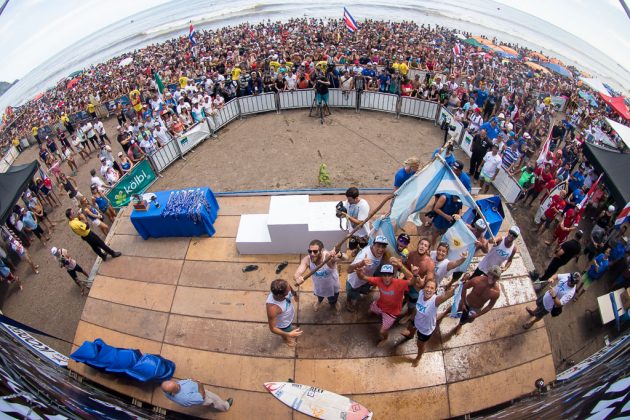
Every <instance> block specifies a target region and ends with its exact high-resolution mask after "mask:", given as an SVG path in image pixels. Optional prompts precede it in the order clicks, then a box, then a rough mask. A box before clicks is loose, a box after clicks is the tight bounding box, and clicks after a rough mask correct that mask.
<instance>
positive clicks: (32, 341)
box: [2, 322, 68, 368]
mask: <svg viewBox="0 0 630 420" xmlns="http://www.w3.org/2000/svg"><path fill="white" fill-rule="evenodd" d="M2 326H3V327H4V328H5V329H6V330H7V331H8V332H10V333H11V335H13V336H14V337H15V338H17V339H18V340H20V341H21V342H22V343H23V344H24V345H26V346H27V347H28V348H29V349H31V350H32V351H34V352H35V353H37V354H38V355H40V356H41V357H42V358H44V359H47V360H49V361H50V362H52V363H54V364H56V365H57V366H61V367H64V368H65V367H68V358H67V357H66V356H64V355H63V354H61V353H59V352H58V351H57V350H55V349H53V348H52V347H49V346H47V345H46V344H44V343H42V342H41V341H39V340H38V339H36V338H35V337H33V336H32V335H30V334H29V333H27V332H26V331H24V330H22V329H20V328H18V327H14V326H13V325H9V324H5V323H4V322H3V323H2Z"/></svg>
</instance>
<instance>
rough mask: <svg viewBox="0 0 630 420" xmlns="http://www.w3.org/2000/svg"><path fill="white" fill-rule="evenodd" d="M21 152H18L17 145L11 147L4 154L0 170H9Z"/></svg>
mask: <svg viewBox="0 0 630 420" xmlns="http://www.w3.org/2000/svg"><path fill="white" fill-rule="evenodd" d="M19 154H20V152H18V150H17V148H16V147H15V146H11V147H9V149H8V150H7V152H6V153H5V154H4V156H2V160H1V161H0V172H1V173H4V172H6V171H8V170H9V168H10V167H11V165H12V164H13V162H15V159H16V158H17V157H18V155H19Z"/></svg>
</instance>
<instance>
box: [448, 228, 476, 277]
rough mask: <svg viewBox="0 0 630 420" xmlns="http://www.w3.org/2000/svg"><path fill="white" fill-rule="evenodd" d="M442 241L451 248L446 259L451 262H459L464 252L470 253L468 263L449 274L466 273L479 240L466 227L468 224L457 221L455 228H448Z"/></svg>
mask: <svg viewBox="0 0 630 420" xmlns="http://www.w3.org/2000/svg"><path fill="white" fill-rule="evenodd" d="M442 241H443V242H446V243H447V244H448V246H449V249H448V256H447V257H446V258H448V259H449V261H455V260H458V259H459V258H460V257H461V255H462V253H463V252H464V251H468V257H466V261H464V262H463V263H462V264H461V265H460V266H458V267H455V268H454V269H453V270H451V271H450V272H449V274H450V273H454V272H461V273H464V272H466V270H467V269H468V267H469V266H470V263H471V261H472V258H473V256H474V255H475V242H476V241H477V238H475V235H473V233H472V232H471V230H470V229H469V228H468V226H466V223H464V221H463V220H462V219H457V221H456V222H455V223H454V224H453V226H451V227H450V228H448V230H447V231H446V233H445V234H444V235H443V236H442Z"/></svg>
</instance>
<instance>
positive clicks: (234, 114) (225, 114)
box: [214, 99, 241, 130]
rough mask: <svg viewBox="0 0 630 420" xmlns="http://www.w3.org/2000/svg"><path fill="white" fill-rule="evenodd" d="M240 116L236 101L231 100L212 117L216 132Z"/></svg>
mask: <svg viewBox="0 0 630 420" xmlns="http://www.w3.org/2000/svg"><path fill="white" fill-rule="evenodd" d="M240 115H241V110H240V108H239V105H238V100H236V99H233V100H231V101H230V102H228V103H226V104H225V105H223V108H221V109H220V110H219V111H218V112H217V115H215V117H214V122H215V123H216V125H217V130H218V129H220V128H221V127H223V126H225V125H227V124H228V123H229V122H231V121H232V120H234V119H236V118H238V117H240Z"/></svg>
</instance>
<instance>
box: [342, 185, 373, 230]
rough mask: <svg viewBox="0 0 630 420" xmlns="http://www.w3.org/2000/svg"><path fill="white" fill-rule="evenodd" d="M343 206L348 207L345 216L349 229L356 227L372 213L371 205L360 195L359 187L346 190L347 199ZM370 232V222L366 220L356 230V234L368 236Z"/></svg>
mask: <svg viewBox="0 0 630 420" xmlns="http://www.w3.org/2000/svg"><path fill="white" fill-rule="evenodd" d="M343 206H344V207H345V208H346V209H348V212H347V213H346V214H345V216H344V217H346V218H347V220H348V230H352V229H354V227H355V226H356V225H358V224H359V223H361V222H362V221H364V220H365V219H367V217H368V215H369V214H370V205H369V203H368V202H367V201H366V200H364V199H363V198H361V197H359V189H358V188H356V187H350V188H348V189H347V190H346V201H344V202H343ZM369 233H370V225H369V222H366V223H365V224H364V225H363V226H361V228H360V229H359V230H357V231H356V232H355V236H358V237H366V236H368V235H369Z"/></svg>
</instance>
